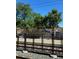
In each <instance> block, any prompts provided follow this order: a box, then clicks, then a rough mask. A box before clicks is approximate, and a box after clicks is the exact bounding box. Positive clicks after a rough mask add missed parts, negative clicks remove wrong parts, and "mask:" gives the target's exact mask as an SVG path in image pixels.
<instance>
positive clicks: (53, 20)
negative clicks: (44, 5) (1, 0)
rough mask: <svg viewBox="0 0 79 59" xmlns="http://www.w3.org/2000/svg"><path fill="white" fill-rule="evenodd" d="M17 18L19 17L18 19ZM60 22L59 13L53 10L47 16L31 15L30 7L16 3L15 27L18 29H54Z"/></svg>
mask: <svg viewBox="0 0 79 59" xmlns="http://www.w3.org/2000/svg"><path fill="white" fill-rule="evenodd" d="M18 16H19V17H18ZM61 21H62V19H61V13H60V12H58V11H57V10H56V9H53V10H52V11H51V12H49V13H48V15H47V16H42V15H40V14H38V13H33V12H32V9H31V8H30V5H28V4H22V3H17V5H16V26H17V27H20V28H25V29H29V28H54V27H57V26H58V24H59V23H60V22H61Z"/></svg>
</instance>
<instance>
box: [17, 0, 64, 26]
mask: <svg viewBox="0 0 79 59" xmlns="http://www.w3.org/2000/svg"><path fill="white" fill-rule="evenodd" d="M18 2H20V3H24V4H29V5H30V7H31V8H32V11H33V12H37V13H40V14H41V15H47V13H48V12H50V11H51V10H52V9H53V8H56V9H57V10H58V11H59V12H62V13H63V0H16V3H18ZM62 19H63V15H62ZM59 26H61V27H63V21H62V22H61V23H60V24H59Z"/></svg>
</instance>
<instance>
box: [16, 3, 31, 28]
mask: <svg viewBox="0 0 79 59" xmlns="http://www.w3.org/2000/svg"><path fill="white" fill-rule="evenodd" d="M31 11H32V9H31V8H30V6H29V5H28V4H22V3H17V5H16V26H17V27H20V28H26V29H27V28H28V25H27V23H26V20H27V18H30V15H31Z"/></svg>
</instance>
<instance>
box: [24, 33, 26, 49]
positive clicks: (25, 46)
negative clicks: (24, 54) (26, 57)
mask: <svg viewBox="0 0 79 59" xmlns="http://www.w3.org/2000/svg"><path fill="white" fill-rule="evenodd" d="M24 50H26V33H24Z"/></svg>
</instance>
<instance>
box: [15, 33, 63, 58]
mask: <svg viewBox="0 0 79 59" xmlns="http://www.w3.org/2000/svg"><path fill="white" fill-rule="evenodd" d="M49 36H50V37H49ZM20 37H22V38H23V39H24V41H23V42H21V41H20V40H19V39H20ZM45 37H49V39H46V40H51V42H52V43H51V44H47V43H44V39H45ZM16 38H17V41H16V49H17V50H27V51H29V52H34V53H39V54H46V55H50V54H55V55H57V56H61V57H63V36H61V34H60V33H57V34H56V35H54V34H50V35H47V36H46V35H44V34H41V35H40V34H35V33H33V34H26V33H24V34H22V35H21V34H20V35H16ZM27 38H30V39H32V42H27ZM36 38H38V39H39V38H41V43H37V42H35V39H36ZM30 39H29V40H30ZM38 39H37V40H38ZM54 40H60V41H61V44H54Z"/></svg>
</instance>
